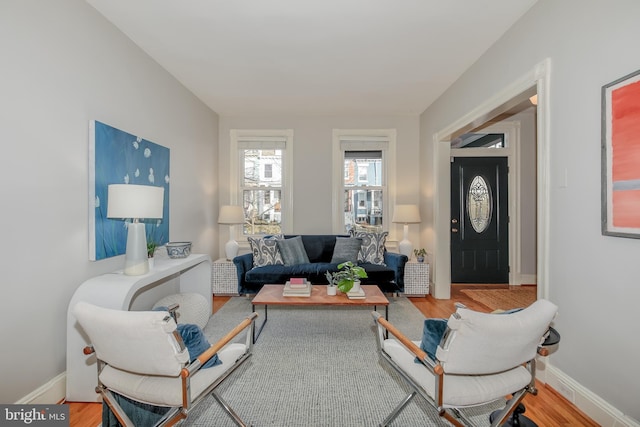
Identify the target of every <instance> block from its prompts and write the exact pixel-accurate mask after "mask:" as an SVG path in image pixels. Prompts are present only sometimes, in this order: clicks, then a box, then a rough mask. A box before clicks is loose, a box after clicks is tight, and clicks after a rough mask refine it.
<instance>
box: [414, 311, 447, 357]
mask: <svg viewBox="0 0 640 427" xmlns="http://www.w3.org/2000/svg"><path fill="white" fill-rule="evenodd" d="M446 330H447V319H424V326H423V329H422V341H420V348H421V349H422V350H423V351H425V352H426V353H427V355H428V356H429V357H430V358H431V360H436V350H437V349H438V344H440V341H441V340H442V336H443V335H444V333H445V331H446ZM416 363H420V361H419V360H418V358H417V357H416Z"/></svg>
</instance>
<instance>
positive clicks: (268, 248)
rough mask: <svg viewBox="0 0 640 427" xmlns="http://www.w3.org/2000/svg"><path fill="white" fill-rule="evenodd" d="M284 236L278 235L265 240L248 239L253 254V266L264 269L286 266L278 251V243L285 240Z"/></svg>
mask: <svg viewBox="0 0 640 427" xmlns="http://www.w3.org/2000/svg"><path fill="white" fill-rule="evenodd" d="M283 238H284V237H283V236H282V234H277V235H275V236H271V237H265V238H263V239H256V238H255V237H248V238H247V240H249V246H251V253H252V254H253V266H254V267H264V266H265V265H275V264H284V261H283V260H282V255H281V254H280V250H279V249H278V241H279V240H280V239H283Z"/></svg>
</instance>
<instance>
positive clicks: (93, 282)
mask: <svg viewBox="0 0 640 427" xmlns="http://www.w3.org/2000/svg"><path fill="white" fill-rule="evenodd" d="M180 292H195V293H199V294H202V295H203V296H204V297H205V298H206V299H207V301H208V303H209V311H211V309H212V308H211V297H212V294H211V258H209V255H200V254H191V255H190V256H188V257H187V258H183V259H170V258H159V257H156V260H155V265H154V267H153V268H152V269H151V270H150V271H149V272H148V273H147V274H143V275H141V276H126V275H124V274H123V272H122V271H121V270H120V271H115V272H113V273H107V274H103V275H101V276H98V277H93V278H91V279H89V280H87V281H85V282H84V283H82V284H81V285H80V286H79V287H78V289H77V290H76V292H75V293H74V294H73V297H72V298H71V302H70V303H69V308H68V311H67V393H66V396H67V401H70V402H99V401H100V398H99V395H98V394H97V393H96V392H95V388H96V386H97V385H98V380H97V378H98V373H97V368H96V358H95V355H91V356H86V355H84V354H83V353H82V349H83V348H84V347H85V346H87V345H89V340H88V338H87V336H86V334H85V333H84V331H83V330H82V328H81V327H80V325H79V324H78V323H77V321H76V318H75V316H74V315H73V313H72V311H73V307H74V306H75V305H76V304H77V303H78V302H79V301H86V302H90V303H92V304H95V305H98V306H101V307H107V308H114V309H119V310H130V311H134V310H148V309H151V308H152V307H153V305H154V304H155V303H156V302H157V301H158V300H159V299H160V298H163V297H165V296H167V295H171V294H176V293H180Z"/></svg>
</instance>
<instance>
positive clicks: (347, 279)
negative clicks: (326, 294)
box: [326, 261, 368, 294]
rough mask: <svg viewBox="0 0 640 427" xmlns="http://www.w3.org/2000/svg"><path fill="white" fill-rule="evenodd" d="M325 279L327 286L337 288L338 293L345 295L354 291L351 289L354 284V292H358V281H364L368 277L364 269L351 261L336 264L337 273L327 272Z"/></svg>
mask: <svg viewBox="0 0 640 427" xmlns="http://www.w3.org/2000/svg"><path fill="white" fill-rule="evenodd" d="M326 277H327V281H328V282H329V286H337V288H338V289H339V290H340V292H344V293H345V294H346V293H347V292H349V291H351V290H354V289H353V288H354V284H356V282H357V285H358V287H357V289H356V290H359V289H360V288H359V285H360V279H365V278H367V277H368V276H367V272H366V271H365V270H364V268H362V267H360V266H359V265H356V264H354V263H353V262H351V261H346V262H343V263H342V264H338V271H335V272H333V273H330V272H328V271H327V273H326Z"/></svg>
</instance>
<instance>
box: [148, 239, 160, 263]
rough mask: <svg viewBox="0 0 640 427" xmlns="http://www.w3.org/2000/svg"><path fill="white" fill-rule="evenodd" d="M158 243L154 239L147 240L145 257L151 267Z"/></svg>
mask: <svg viewBox="0 0 640 427" xmlns="http://www.w3.org/2000/svg"><path fill="white" fill-rule="evenodd" d="M157 248H158V243H156V241H155V240H147V258H148V259H149V267H153V264H154V261H153V255H154V254H155V253H156V249H157Z"/></svg>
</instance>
